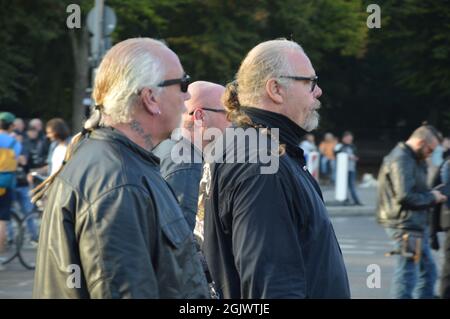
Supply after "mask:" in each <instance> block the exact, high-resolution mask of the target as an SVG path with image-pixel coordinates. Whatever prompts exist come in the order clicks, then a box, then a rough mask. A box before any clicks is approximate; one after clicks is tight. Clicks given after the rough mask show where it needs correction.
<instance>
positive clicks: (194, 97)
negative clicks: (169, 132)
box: [154, 81, 230, 231]
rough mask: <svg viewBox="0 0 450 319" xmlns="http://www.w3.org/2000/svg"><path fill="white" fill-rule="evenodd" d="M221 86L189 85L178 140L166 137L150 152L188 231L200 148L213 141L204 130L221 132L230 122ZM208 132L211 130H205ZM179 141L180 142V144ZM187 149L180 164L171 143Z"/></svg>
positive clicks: (192, 217) (195, 200) (200, 160)
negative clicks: (171, 193)
mask: <svg viewBox="0 0 450 319" xmlns="http://www.w3.org/2000/svg"><path fill="white" fill-rule="evenodd" d="M224 91H225V88H224V87H223V86H222V85H219V84H215V83H211V82H205V81H197V82H194V83H192V84H190V85H189V88H188V92H189V93H190V95H191V98H190V99H189V100H187V101H186V109H187V111H186V112H185V113H184V114H183V117H182V125H183V128H184V129H183V130H182V132H181V134H182V138H181V139H180V140H179V141H177V142H176V141H173V140H166V141H164V142H163V143H161V144H160V146H161V148H160V146H158V147H157V148H155V150H154V153H155V155H156V156H158V157H159V158H160V159H161V169H160V170H161V175H162V177H163V178H164V179H165V180H166V181H167V183H169V185H170V186H171V187H172V189H173V190H174V192H175V195H176V196H177V199H178V202H179V203H180V206H181V209H182V210H183V213H184V216H185V217H186V220H187V222H188V224H189V227H190V228H191V230H192V231H193V230H194V227H195V223H196V215H197V204H198V195H199V183H200V178H201V175H202V166H203V149H204V148H205V147H206V146H207V145H208V144H209V143H211V142H213V141H214V140H213V139H211V138H212V137H214V135H212V134H208V137H207V135H206V134H205V132H207V130H208V129H211V128H216V129H218V130H220V132H223V131H224V130H225V128H226V127H228V126H229V125H230V123H229V122H228V121H227V118H226V112H225V109H224V108H223V104H222V102H221V100H220V99H221V97H222V94H223V93H224ZM209 133H211V130H209ZM181 143H182V144H181ZM175 145H177V147H180V146H185V149H190V155H191V156H190V157H189V158H186V161H183V162H181V163H180V161H181V159H180V160H177V159H175V160H177V161H176V162H175V161H174V158H173V155H172V149H173V146H175Z"/></svg>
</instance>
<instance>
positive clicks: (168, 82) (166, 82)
mask: <svg viewBox="0 0 450 319" xmlns="http://www.w3.org/2000/svg"><path fill="white" fill-rule="evenodd" d="M190 82H191V77H190V76H189V75H187V74H186V73H185V74H184V75H183V77H182V78H181V79H171V80H164V81H162V82H161V83H159V84H158V86H159V87H163V86H170V85H175V84H180V88H181V92H183V93H186V92H187V90H188V86H189V83H190Z"/></svg>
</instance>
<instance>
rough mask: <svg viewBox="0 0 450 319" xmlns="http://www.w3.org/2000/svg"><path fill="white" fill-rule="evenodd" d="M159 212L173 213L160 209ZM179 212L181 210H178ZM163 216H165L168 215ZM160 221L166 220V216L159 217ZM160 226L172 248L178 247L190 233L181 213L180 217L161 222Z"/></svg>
mask: <svg viewBox="0 0 450 319" xmlns="http://www.w3.org/2000/svg"><path fill="white" fill-rule="evenodd" d="M160 214H165V215H169V216H170V215H175V214H174V213H173V212H169V213H168V211H162V212H160ZM180 214H181V212H180ZM169 216H165V217H169ZM161 217H162V216H160V221H163V220H167V219H166V218H161ZM161 228H162V231H163V234H164V235H165V237H166V238H167V239H168V241H169V242H170V243H171V244H172V246H173V247H174V248H177V249H178V248H180V246H181V245H182V244H183V243H184V242H185V241H186V239H187V238H188V237H189V236H190V235H191V231H190V229H189V226H188V224H187V222H186V220H185V218H184V216H183V215H181V218H179V217H178V218H175V219H171V220H168V221H166V222H163V223H161Z"/></svg>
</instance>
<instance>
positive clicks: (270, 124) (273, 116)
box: [242, 107, 307, 163]
mask: <svg viewBox="0 0 450 319" xmlns="http://www.w3.org/2000/svg"><path fill="white" fill-rule="evenodd" d="M242 111H243V112H244V113H245V114H247V115H248V116H249V117H250V119H251V120H252V121H253V123H255V124H259V125H262V126H263V127H266V128H269V129H270V128H278V129H279V132H280V144H285V145H286V152H287V153H288V154H289V155H290V156H293V157H296V158H298V159H299V160H300V161H301V162H302V163H304V161H305V160H304V155H303V150H302V149H301V148H300V147H299V144H300V142H301V141H302V138H303V136H304V135H305V134H307V132H306V131H305V130H304V129H302V128H301V127H300V126H298V125H297V124H295V123H294V122H293V121H291V120H290V119H289V118H287V117H286V116H284V115H282V114H279V113H275V112H270V111H266V110H262V109H258V108H254V107H242Z"/></svg>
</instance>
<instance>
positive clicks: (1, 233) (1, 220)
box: [0, 112, 22, 270]
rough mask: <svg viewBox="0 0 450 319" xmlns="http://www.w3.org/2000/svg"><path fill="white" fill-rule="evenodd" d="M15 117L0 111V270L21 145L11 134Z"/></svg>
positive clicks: (5, 245) (5, 246)
mask: <svg viewBox="0 0 450 319" xmlns="http://www.w3.org/2000/svg"><path fill="white" fill-rule="evenodd" d="M15 119H16V117H15V116H14V114H12V113H9V112H2V113H0V181H1V185H0V270H3V269H4V267H3V265H2V263H3V261H4V256H2V255H3V254H4V253H5V252H6V249H7V223H8V221H9V219H10V217H11V205H12V200H13V194H14V189H15V186H16V176H15V175H16V170H17V165H18V162H19V160H20V159H19V157H20V154H21V152H22V145H21V144H20V142H19V141H17V140H16V139H15V138H14V137H13V136H12V133H13V130H14V120H15Z"/></svg>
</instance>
